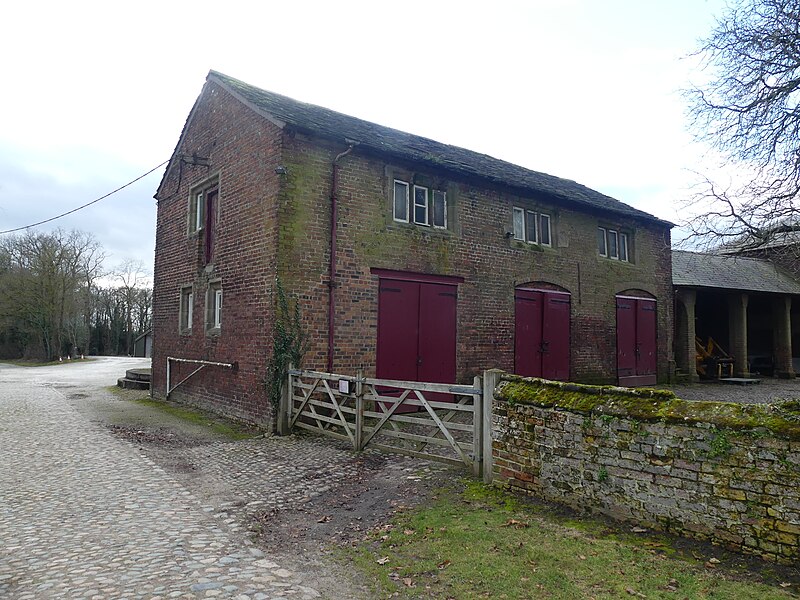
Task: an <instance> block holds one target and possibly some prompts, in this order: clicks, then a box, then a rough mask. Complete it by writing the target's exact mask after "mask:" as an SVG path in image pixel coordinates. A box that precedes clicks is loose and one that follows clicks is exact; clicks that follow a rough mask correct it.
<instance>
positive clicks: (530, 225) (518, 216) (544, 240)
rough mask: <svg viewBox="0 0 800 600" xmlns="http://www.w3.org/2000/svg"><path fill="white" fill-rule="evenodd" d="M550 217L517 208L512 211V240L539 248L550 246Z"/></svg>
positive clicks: (545, 214)
mask: <svg viewBox="0 0 800 600" xmlns="http://www.w3.org/2000/svg"><path fill="white" fill-rule="evenodd" d="M550 223H551V219H550V215H548V214H547V213H541V212H536V211H533V210H525V209H523V208H519V207H517V206H515V207H513V209H512V224H513V229H514V239H515V240H520V241H522V242H528V243H530V244H539V245H541V246H550V245H552V232H551V230H550Z"/></svg>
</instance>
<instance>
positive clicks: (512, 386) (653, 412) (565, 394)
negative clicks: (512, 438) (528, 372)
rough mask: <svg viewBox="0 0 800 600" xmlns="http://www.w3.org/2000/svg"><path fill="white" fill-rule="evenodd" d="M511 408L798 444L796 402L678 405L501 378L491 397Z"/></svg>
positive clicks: (658, 394)
mask: <svg viewBox="0 0 800 600" xmlns="http://www.w3.org/2000/svg"><path fill="white" fill-rule="evenodd" d="M495 394H496V396H497V397H498V398H500V399H503V400H506V401H507V402H510V403H512V404H514V403H519V404H531V405H534V406H541V407H549V408H560V409H564V410H569V411H573V412H579V413H583V414H601V415H602V414H606V415H613V416H615V417H623V418H629V419H634V420H639V421H662V422H665V423H683V424H695V423H707V424H710V425H714V426H715V427H717V428H722V429H733V430H762V431H769V432H772V433H774V434H775V435H777V436H780V437H782V438H786V439H791V440H800V401H798V400H787V401H784V402H779V403H775V404H736V403H733V402H697V401H689V400H681V399H680V398H677V397H676V396H675V394H673V393H672V392H670V391H667V390H656V389H650V388H620V387H615V386H593V385H582V384H576V383H561V382H557V381H547V380H544V379H536V378H523V377H518V376H514V375H506V376H503V378H502V380H501V381H500V383H499V384H498V386H497V390H496V392H495Z"/></svg>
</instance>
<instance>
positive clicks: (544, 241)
mask: <svg viewBox="0 0 800 600" xmlns="http://www.w3.org/2000/svg"><path fill="white" fill-rule="evenodd" d="M539 243H540V244H541V245H542V246H549V245H550V215H543V214H540V215H539Z"/></svg>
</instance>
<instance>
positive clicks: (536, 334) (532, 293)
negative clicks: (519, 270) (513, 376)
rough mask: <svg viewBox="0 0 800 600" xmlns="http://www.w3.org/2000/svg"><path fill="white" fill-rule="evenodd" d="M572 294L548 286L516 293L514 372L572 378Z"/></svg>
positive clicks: (522, 288)
mask: <svg viewBox="0 0 800 600" xmlns="http://www.w3.org/2000/svg"><path fill="white" fill-rule="evenodd" d="M571 298H572V297H571V295H570V293H569V292H568V291H567V290H564V289H563V288H559V287H558V286H555V285H552V284H546V283H534V284H526V285H523V286H518V287H517V288H516V289H515V290H514V321H515V328H514V329H515V331H514V372H515V373H517V374H518V375H523V376H525V377H543V378H545V379H556V380H561V381H566V380H567V379H569V362H570V361H569V359H570V309H571Z"/></svg>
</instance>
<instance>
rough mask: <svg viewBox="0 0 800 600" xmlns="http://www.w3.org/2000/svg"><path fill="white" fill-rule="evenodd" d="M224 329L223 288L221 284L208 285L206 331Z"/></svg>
mask: <svg viewBox="0 0 800 600" xmlns="http://www.w3.org/2000/svg"><path fill="white" fill-rule="evenodd" d="M221 328H222V286H221V284H220V282H218V281H217V282H213V283H210V284H208V294H207V296H206V329H208V330H219V329H221Z"/></svg>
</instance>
